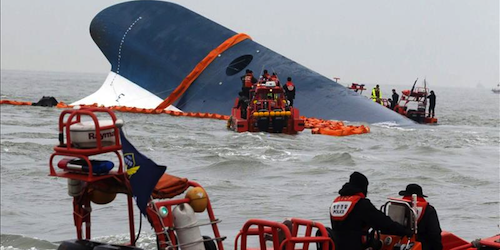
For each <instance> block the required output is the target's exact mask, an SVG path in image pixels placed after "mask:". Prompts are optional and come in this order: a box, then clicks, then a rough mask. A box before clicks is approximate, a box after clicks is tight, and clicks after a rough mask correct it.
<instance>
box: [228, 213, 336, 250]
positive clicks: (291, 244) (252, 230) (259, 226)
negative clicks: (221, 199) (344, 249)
mask: <svg viewBox="0 0 500 250" xmlns="http://www.w3.org/2000/svg"><path fill="white" fill-rule="evenodd" d="M290 221H291V222H292V232H290V230H289V229H288V227H287V226H285V224H283V223H279V222H275V221H268V220H261V219H251V220H248V221H247V222H246V223H245V225H243V228H242V229H241V230H240V232H239V233H238V235H237V236H236V239H235V240H234V250H238V240H239V238H240V237H241V244H239V245H240V250H247V249H249V248H248V247H247V242H248V241H247V238H248V236H250V235H251V236H258V238H259V247H260V249H267V247H266V239H265V234H268V235H271V236H272V242H273V249H285V250H294V249H295V245H296V244H297V243H302V244H303V245H302V248H301V249H304V250H305V249H309V244H310V243H313V242H314V243H322V244H323V245H322V249H329V247H330V245H331V246H332V249H333V250H335V245H334V244H333V240H332V239H331V238H330V237H329V236H328V232H327V231H326V228H325V226H323V224H321V223H319V222H314V221H311V220H305V219H299V218H292V219H290ZM300 226H305V227H306V228H305V233H304V235H303V236H299V235H298V233H299V227H300ZM313 228H317V229H318V230H319V231H320V232H321V235H324V236H312V229H313ZM278 230H280V231H281V232H282V233H283V234H284V236H285V239H284V240H283V242H279V238H278ZM283 247H285V248H283Z"/></svg>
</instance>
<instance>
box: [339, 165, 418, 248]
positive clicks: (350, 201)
mask: <svg viewBox="0 0 500 250" xmlns="http://www.w3.org/2000/svg"><path fill="white" fill-rule="evenodd" d="M367 193H368V179H367V178H366V176H364V175H363V174H362V173H359V172H354V173H352V174H351V176H350V178H349V182H347V183H345V184H344V186H342V188H341V189H340V190H339V194H340V196H339V197H337V198H336V199H335V200H334V201H333V203H332V205H331V206H330V220H331V223H332V238H333V242H334V243H335V249H336V250H361V249H365V248H367V246H366V245H365V246H363V243H362V237H363V236H366V235H367V233H368V229H369V228H373V229H376V230H381V231H382V232H383V233H387V234H392V235H399V236H405V235H408V236H409V235H412V234H413V233H412V231H411V230H410V229H407V228H405V227H404V226H403V225H401V224H399V223H397V222H394V221H393V220H391V218H390V217H389V216H387V215H385V214H384V213H383V212H381V211H380V210H378V209H377V208H375V206H374V205H373V204H372V203H371V201H370V200H369V199H367V198H366V195H367ZM366 243H367V244H370V243H371V242H366Z"/></svg>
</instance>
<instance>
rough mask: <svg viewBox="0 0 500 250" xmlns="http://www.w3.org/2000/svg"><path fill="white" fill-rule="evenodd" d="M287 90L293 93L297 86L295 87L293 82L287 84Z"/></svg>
mask: <svg viewBox="0 0 500 250" xmlns="http://www.w3.org/2000/svg"><path fill="white" fill-rule="evenodd" d="M286 88H287V89H288V91H293V89H295V85H293V82H286Z"/></svg>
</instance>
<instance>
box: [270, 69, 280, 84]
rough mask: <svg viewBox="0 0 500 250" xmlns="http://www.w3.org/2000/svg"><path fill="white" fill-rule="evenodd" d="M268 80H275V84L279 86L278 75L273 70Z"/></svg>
mask: <svg viewBox="0 0 500 250" xmlns="http://www.w3.org/2000/svg"><path fill="white" fill-rule="evenodd" d="M269 80H270V81H273V82H275V83H276V86H278V87H279V86H280V79H278V75H276V73H275V72H273V75H272V76H271V77H270V78H269Z"/></svg>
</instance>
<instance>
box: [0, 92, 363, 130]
mask: <svg viewBox="0 0 500 250" xmlns="http://www.w3.org/2000/svg"><path fill="white" fill-rule="evenodd" d="M0 104H10V105H30V106H31V102H19V101H12V100H0ZM79 106H80V107H104V106H99V105H97V104H94V105H79ZM56 107H57V108H73V105H68V104H66V103H64V102H60V103H58V104H57V106H56ZM107 108H109V109H111V110H115V111H120V112H125V113H142V114H168V115H171V116H186V117H196V118H208V119H217V120H229V118H230V116H228V115H221V114H214V113H201V112H182V111H172V110H165V109H163V110H158V109H145V108H136V107H126V106H111V107H107ZM301 118H302V119H304V121H305V125H304V127H305V128H307V129H311V133H312V134H322V135H330V136H348V135H357V134H366V133H370V128H369V127H368V126H365V125H360V126H352V125H345V124H344V123H343V122H339V121H331V120H323V119H318V118H313V117H303V116H302V117H301Z"/></svg>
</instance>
